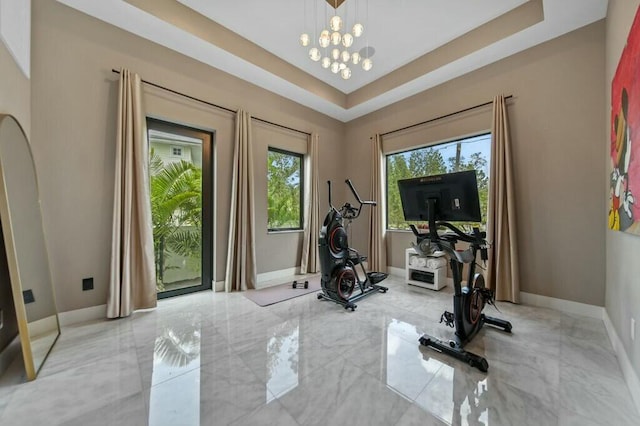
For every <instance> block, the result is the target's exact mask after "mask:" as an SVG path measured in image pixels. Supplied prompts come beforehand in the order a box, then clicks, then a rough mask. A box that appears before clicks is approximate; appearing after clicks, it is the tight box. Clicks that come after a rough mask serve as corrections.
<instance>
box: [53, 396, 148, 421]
mask: <svg viewBox="0 0 640 426" xmlns="http://www.w3.org/2000/svg"><path fill="white" fill-rule="evenodd" d="M147 413H148V411H147V409H146V404H145V401H144V396H143V394H142V393H136V394H134V395H131V396H128V397H125V398H121V399H118V400H116V401H113V402H112V403H111V404H107V405H104V406H102V407H100V408H97V409H95V410H93V411H89V412H87V413H85V414H83V415H80V416H78V417H76V418H74V419H72V420H69V421H66V422H63V423H61V426H139V425H146V424H148V417H149V416H148V415H147Z"/></svg>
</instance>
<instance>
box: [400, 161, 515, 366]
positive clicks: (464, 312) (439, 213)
mask: <svg viewBox="0 0 640 426" xmlns="http://www.w3.org/2000/svg"><path fill="white" fill-rule="evenodd" d="M421 179H422V180H421ZM398 183H399V187H400V193H401V198H402V200H403V209H404V213H405V219H406V220H417V219H418V218H419V219H424V216H425V215H424V213H425V212H424V210H426V218H427V219H428V224H429V232H428V233H427V234H421V233H419V232H418V230H417V229H416V228H415V226H413V225H411V230H412V231H413V233H414V235H415V236H416V240H417V241H416V245H414V249H415V250H416V251H418V253H420V254H423V255H428V254H431V253H433V252H435V251H444V252H445V253H446V254H447V255H448V257H449V266H450V267H451V273H452V277H453V287H454V295H453V312H448V311H445V312H444V313H443V314H442V316H441V317H440V323H443V322H444V323H445V325H447V326H449V327H452V328H455V338H454V339H452V340H449V341H443V340H440V339H438V338H435V337H432V336H429V335H427V334H425V335H423V336H422V337H420V339H419V340H420V344H422V345H424V346H427V347H430V348H432V349H435V350H436V351H438V352H442V353H445V354H447V355H450V356H453V357H455V358H457V359H459V360H461V361H464V362H466V363H467V364H469V365H471V366H472V367H476V368H478V369H479V370H480V371H482V372H486V371H487V370H488V368H489V363H488V362H487V360H486V359H485V358H483V357H481V356H479V355H476V354H473V353H471V352H467V351H465V350H464V346H465V344H467V343H469V342H470V341H471V339H473V337H474V336H475V335H476V334H477V333H478V332H479V331H480V330H481V329H482V327H483V325H484V324H489V325H492V326H494V327H497V328H500V329H502V330H503V331H505V332H507V333H510V332H511V329H512V325H511V323H510V322H509V321H505V320H502V319H498V318H493V317H490V316H487V315H485V314H483V313H482V310H483V309H484V307H485V305H487V304H490V305H494V306H495V301H494V294H493V291H492V290H491V289H489V288H486V287H485V281H484V277H483V276H482V274H480V273H476V269H475V268H476V255H477V254H478V251H479V252H480V257H481V259H482V260H483V261H486V260H487V259H488V249H489V244H488V243H487V241H486V235H487V234H486V232H484V231H480V230H479V229H478V228H477V227H476V228H473V231H472V232H463V231H461V230H460V229H459V228H457V227H456V226H454V225H452V224H451V223H449V222H446V220H455V221H460V220H462V221H466V220H469V221H474V222H479V221H480V206H479V201H478V190H477V184H476V176H475V171H473V170H471V171H466V172H458V173H452V174H449V175H437V176H429V177H428V178H417V179H407V180H405V181H399V182H398ZM403 192H404V194H403ZM405 201H406V204H408V206H405ZM418 206H422V212H421V213H418V214H417V215H416V214H414V213H413V212H412V211H411V210H412V209H415V208H416V207H418ZM425 207H426V209H425ZM465 210H466V211H465ZM448 218H451V219H448ZM438 219H440V220H438ZM438 228H446V229H447V230H448V232H443V233H438ZM458 242H465V243H468V244H469V247H468V248H467V249H466V250H458V249H456V244H457V243H458ZM464 265H467V281H466V283H465V284H464V285H463V284H462V273H463V267H464Z"/></svg>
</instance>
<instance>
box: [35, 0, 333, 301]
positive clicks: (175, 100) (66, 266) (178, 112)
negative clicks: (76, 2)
mask: <svg viewBox="0 0 640 426" xmlns="http://www.w3.org/2000/svg"><path fill="white" fill-rule="evenodd" d="M32 46H33V50H32V70H33V71H32V90H33V93H34V94H37V96H36V95H34V96H33V99H32V113H33V116H34V117H37V118H38V119H37V120H34V123H33V127H32V132H33V145H34V156H35V161H36V166H37V168H38V172H39V174H40V177H41V182H42V193H43V215H44V221H45V227H46V229H47V230H48V237H49V247H50V256H51V266H52V274H53V281H54V285H55V288H56V297H57V301H58V308H59V310H60V311H61V312H65V311H69V310H73V309H80V308H84V307H89V306H95V305H101V304H104V303H105V301H106V296H107V285H108V272H109V256H110V241H111V215H112V206H113V201H112V200H113V167H114V155H115V151H114V148H113V146H114V140H115V118H116V102H117V75H115V74H113V73H112V72H111V69H112V68H120V67H126V68H129V69H131V70H133V71H135V72H138V73H139V74H140V75H141V76H142V77H143V78H144V79H147V80H150V81H153V82H155V83H158V84H161V85H164V86H167V87H170V88H171V89H173V90H177V91H180V92H183V93H188V94H191V95H194V96H197V97H200V98H203V99H205V100H208V101H210V102H213V103H216V104H219V105H223V106H225V107H228V108H232V109H237V108H243V109H245V110H246V111H248V112H250V113H251V114H252V115H253V116H256V117H260V118H263V119H266V120H269V121H272V122H276V123H280V124H283V125H286V126H289V127H292V128H297V129H300V130H304V131H317V132H319V134H320V141H321V145H320V162H321V164H322V167H321V169H320V179H321V180H322V181H325V180H327V179H335V177H336V176H338V177H340V178H341V172H340V171H341V162H340V161H335V158H334V157H333V154H332V153H333V152H334V151H336V149H337V148H338V147H340V146H342V144H343V140H344V139H343V134H344V125H343V124H342V123H340V122H338V121H336V120H333V119H330V118H328V117H326V116H324V115H322V114H319V113H316V112H314V111H312V110H310V109H308V108H304V107H301V106H300V105H298V104H295V103H294V102H291V101H288V100H286V99H284V98H282V97H280V96H276V95H274V94H272V93H270V92H268V91H266V90H263V89H260V88H258V87H256V86H253V85H251V84H248V83H246V82H244V81H241V80H239V79H237V78H235V77H233V76H230V75H228V74H225V73H222V72H220V71H217V70H215V69H212V68H211V67H209V66H205V65H203V64H201V63H198V62H196V61H194V60H192V59H189V58H186V57H184V56H182V55H180V54H177V53H175V52H173V51H171V50H168V49H166V48H163V47H161V46H158V45H155V44H153V43H151V42H148V41H146V40H143V39H141V38H139V37H136V36H133V35H131V34H129V33H126V32H124V31H122V30H119V29H117V28H115V27H112V26H110V25H107V24H105V23H102V22H101V21H98V20H95V19H93V18H90V17H88V16H86V15H84V14H81V13H79V12H77V11H75V10H72V9H70V8H67V7H66V6H63V5H61V4H59V3H57V2H55V1H53V0H43V1H38V2H34V4H33V22H32ZM145 93H146V97H145V101H146V108H147V111H148V112H149V114H150V115H152V116H154V117H157V118H161V119H166V120H170V121H175V122H178V123H182V124H187V125H191V126H195V127H200V128H203V129H206V130H214V131H215V148H214V149H215V176H214V179H215V203H216V208H215V211H216V213H215V214H216V218H215V219H216V225H215V243H214V244H215V262H214V264H215V271H214V273H215V277H216V280H223V278H224V267H225V261H226V252H227V250H226V242H227V233H228V223H229V199H230V186H231V162H232V156H233V145H232V142H233V131H234V116H233V114H230V113H228V112H225V111H222V110H218V109H215V108H211V107H208V106H204V105H201V104H197V103H195V102H193V101H189V100H186V99H183V98H180V97H177V96H175V95H169V94H167V93H163V92H162V91H159V90H156V89H149V88H147V89H146V90H145ZM254 129H255V132H254V139H255V140H256V146H257V147H258V148H257V149H256V153H255V161H256V162H258V161H262V158H264V161H265V162H266V147H267V145H269V144H271V143H273V144H274V145H276V144H277V143H279V142H282V141H285V142H286V141H287V140H288V138H289V139H290V138H291V135H290V134H286V135H285V134H282V133H281V132H279V131H274V130H272V129H267V128H266V127H265V125H263V124H257V123H255V122H254ZM300 142H301V141H300V140H299V138H298V142H297V143H300ZM263 151H264V153H263ZM256 177H257V181H258V182H257V185H263V182H264V177H262V180H261V176H257V174H256ZM256 192H258V191H256ZM321 197H322V199H325V198H326V189H325V188H324V187H323V188H321ZM260 202H262V201H260ZM264 215H266V207H265V208H264V209H260V208H258V216H257V217H256V224H263V223H266V219H265V218H264ZM258 226H262V225H258ZM299 240H300V235H299V234H296V233H292V234H286V235H267V233H266V229H264V230H261V229H258V235H257V246H256V247H257V250H256V252H257V257H258V267H259V268H258V272H259V273H263V272H268V271H272V270H278V269H285V268H292V267H295V266H297V265H299V259H298V254H297V251H296V249H295V247H296V246H298V245H299ZM90 276H92V277H94V285H95V289H94V290H93V291H87V292H83V291H81V282H82V278H84V277H90Z"/></svg>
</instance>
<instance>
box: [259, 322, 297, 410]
mask: <svg viewBox="0 0 640 426" xmlns="http://www.w3.org/2000/svg"><path fill="white" fill-rule="evenodd" d="M299 337H300V327H299V325H297V324H295V323H291V322H285V323H283V324H280V325H279V326H277V327H276V328H275V330H274V334H273V336H272V337H271V338H270V339H269V341H268V342H267V388H268V390H267V402H270V401H272V400H273V399H275V396H274V395H277V396H282V395H284V394H286V393H287V392H289V391H291V390H292V389H295V388H296V387H297V386H298V361H299V356H300V354H299V351H300V344H299Z"/></svg>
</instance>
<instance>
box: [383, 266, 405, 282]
mask: <svg viewBox="0 0 640 426" xmlns="http://www.w3.org/2000/svg"><path fill="white" fill-rule="evenodd" d="M387 271H389V274H391V275H393V276H394V277H400V278H402V279H404V278H405V272H404V268H396V267H395V266H387Z"/></svg>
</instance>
